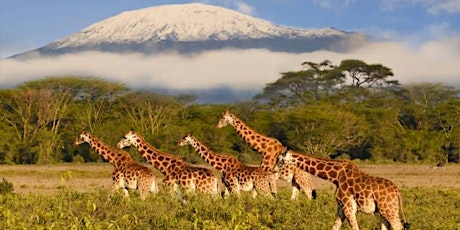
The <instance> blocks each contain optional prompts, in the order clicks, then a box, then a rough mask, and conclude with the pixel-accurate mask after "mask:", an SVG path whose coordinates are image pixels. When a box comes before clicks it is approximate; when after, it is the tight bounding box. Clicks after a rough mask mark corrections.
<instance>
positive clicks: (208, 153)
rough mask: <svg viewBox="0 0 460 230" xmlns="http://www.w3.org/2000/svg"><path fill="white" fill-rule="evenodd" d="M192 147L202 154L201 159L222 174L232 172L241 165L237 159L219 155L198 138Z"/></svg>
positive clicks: (194, 140) (194, 139)
mask: <svg viewBox="0 0 460 230" xmlns="http://www.w3.org/2000/svg"><path fill="white" fill-rule="evenodd" d="M192 146H193V148H195V150H196V152H197V153H198V154H200V156H201V158H203V159H204V160H205V161H206V162H208V164H210V165H211V166H212V167H213V168H215V169H216V170H218V171H220V172H226V171H231V170H233V169H236V168H238V167H239V166H240V165H241V163H240V161H239V160H238V159H236V157H233V156H225V155H221V154H217V153H215V152H214V151H212V150H210V149H208V148H207V147H206V146H205V145H203V144H202V143H200V142H199V141H198V140H197V139H196V138H193V143H192Z"/></svg>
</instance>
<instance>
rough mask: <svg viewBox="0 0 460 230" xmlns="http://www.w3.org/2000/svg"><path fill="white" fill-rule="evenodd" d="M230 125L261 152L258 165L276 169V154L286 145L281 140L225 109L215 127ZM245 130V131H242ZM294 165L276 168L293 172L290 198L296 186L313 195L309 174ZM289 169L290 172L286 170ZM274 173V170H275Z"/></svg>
mask: <svg viewBox="0 0 460 230" xmlns="http://www.w3.org/2000/svg"><path fill="white" fill-rule="evenodd" d="M227 125H230V126H232V127H233V128H234V129H235V131H236V133H238V135H240V136H241V137H242V138H243V140H245V141H246V142H247V143H248V144H249V145H250V146H251V147H252V148H253V149H255V150H256V151H257V152H258V153H260V154H262V162H261V163H260V167H261V168H262V169H263V170H265V171H267V172H270V173H273V172H275V171H276V170H277V168H276V160H277V158H278V156H279V155H280V154H281V153H283V152H285V151H286V149H287V148H286V147H285V146H283V145H282V144H281V142H280V141H279V140H277V139H275V138H271V137H266V136H264V135H262V134H260V133H258V132H256V131H255V130H253V129H252V128H250V127H249V126H248V125H246V124H245V123H244V122H243V121H242V120H240V119H239V118H238V117H236V116H235V115H234V114H232V113H230V112H229V111H228V110H225V111H224V112H223V113H222V118H221V119H220V120H219V122H218V123H217V128H222V127H224V126H227ZM243 131H247V132H243ZM294 169H295V167H288V166H286V168H281V169H278V170H280V171H282V172H283V174H286V175H290V174H291V173H292V174H293V180H290V181H291V187H292V196H291V198H292V199H296V197H297V194H296V193H297V191H298V189H297V188H298V187H300V188H302V190H303V191H304V192H305V193H306V194H307V196H308V197H313V198H314V197H315V194H316V193H315V191H314V190H312V189H311V188H312V185H311V175H310V174H309V173H306V172H302V170H294ZM289 170H291V171H290V172H288V171H289ZM275 173H276V172H275ZM288 178H289V177H284V179H288ZM281 179H283V178H281Z"/></svg>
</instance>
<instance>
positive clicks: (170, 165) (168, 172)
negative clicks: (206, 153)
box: [117, 130, 219, 201]
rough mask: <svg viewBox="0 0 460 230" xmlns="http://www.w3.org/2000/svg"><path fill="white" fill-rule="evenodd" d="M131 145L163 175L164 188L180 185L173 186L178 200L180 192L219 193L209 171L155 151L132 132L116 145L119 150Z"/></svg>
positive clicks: (212, 174) (215, 179) (168, 154)
mask: <svg viewBox="0 0 460 230" xmlns="http://www.w3.org/2000/svg"><path fill="white" fill-rule="evenodd" d="M131 145H134V146H136V147H137V150H138V152H139V153H140V154H141V155H142V156H143V157H144V159H146V160H147V162H148V163H150V164H151V165H153V166H154V167H155V168H156V169H158V170H159V171H160V172H161V173H162V174H163V175H164V179H163V185H164V186H168V185H174V184H176V185H180V186H179V187H176V186H174V192H175V194H176V196H179V198H180V199H182V191H181V190H185V191H186V192H195V190H196V191H198V192H200V193H204V194H212V195H217V194H218V193H219V191H218V180H217V177H216V176H215V174H214V173H213V172H212V171H211V170H209V169H207V168H202V167H197V166H194V165H191V164H188V163H187V162H185V161H184V160H182V159H181V158H180V157H178V156H174V155H172V154H170V153H165V152H162V151H160V150H158V149H156V148H155V147H153V146H152V145H151V144H150V143H148V142H147V141H146V140H145V139H144V137H142V136H141V135H140V134H139V133H136V132H134V130H130V131H128V132H127V133H126V134H125V136H124V137H123V138H122V139H121V140H120V141H119V142H118V143H117V147H118V148H120V149H121V148H124V147H127V146H131ZM182 201H184V200H183V199H182Z"/></svg>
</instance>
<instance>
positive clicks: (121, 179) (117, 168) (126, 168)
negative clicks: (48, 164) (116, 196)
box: [74, 131, 158, 200]
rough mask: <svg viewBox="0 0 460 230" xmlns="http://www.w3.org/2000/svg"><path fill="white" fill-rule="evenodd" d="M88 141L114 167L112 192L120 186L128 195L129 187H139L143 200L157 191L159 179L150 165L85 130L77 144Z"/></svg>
mask: <svg viewBox="0 0 460 230" xmlns="http://www.w3.org/2000/svg"><path fill="white" fill-rule="evenodd" d="M83 143H88V144H89V145H90V146H91V147H92V148H93V149H94V150H95V151H96V152H97V153H98V154H99V155H101V156H102V157H103V158H104V159H105V160H107V161H108V162H110V163H111V164H112V165H113V167H114V170H113V173H112V175H113V176H112V178H113V183H112V193H113V192H114V191H115V190H117V189H118V188H122V189H123V193H124V194H125V196H128V188H130V189H138V190H139V195H140V197H141V199H142V200H145V198H146V197H147V194H148V193H149V192H152V193H157V192H158V186H157V179H156V177H155V174H154V173H153V171H152V170H151V169H149V168H148V167H146V166H144V165H141V164H140V163H138V162H136V161H135V160H134V159H133V158H132V157H131V156H130V155H129V153H127V152H126V151H123V150H119V149H115V148H112V147H110V146H108V145H107V144H105V143H104V142H102V141H101V140H100V139H99V138H97V137H96V136H94V135H93V134H91V133H89V132H87V131H83V132H81V133H80V134H79V135H78V136H77V139H76V140H75V143H74V144H75V145H80V144H83Z"/></svg>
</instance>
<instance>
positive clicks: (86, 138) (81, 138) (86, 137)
mask: <svg viewBox="0 0 460 230" xmlns="http://www.w3.org/2000/svg"><path fill="white" fill-rule="evenodd" d="M90 141H91V137H90V133H89V132H87V131H85V130H83V131H82V132H81V133H80V134H78V136H77V139H76V140H75V142H74V143H73V144H74V145H75V146H76V145H81V144H83V143H89V142H90Z"/></svg>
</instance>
